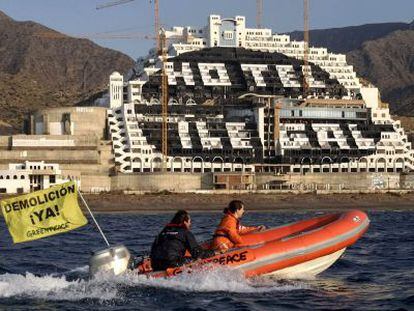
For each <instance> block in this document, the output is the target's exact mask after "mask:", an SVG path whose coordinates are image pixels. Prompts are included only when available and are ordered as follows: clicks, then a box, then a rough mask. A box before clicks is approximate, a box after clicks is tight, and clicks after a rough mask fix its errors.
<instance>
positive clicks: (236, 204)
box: [223, 200, 244, 214]
mask: <svg viewBox="0 0 414 311" xmlns="http://www.w3.org/2000/svg"><path fill="white" fill-rule="evenodd" d="M243 206H244V203H243V202H242V201H240V200H233V201H231V202H230V203H229V205H228V206H227V207H226V208H225V209H224V210H223V213H229V212H230V213H233V214H234V213H235V212H236V211H238V210H239V209H241V208H242V207H243Z"/></svg>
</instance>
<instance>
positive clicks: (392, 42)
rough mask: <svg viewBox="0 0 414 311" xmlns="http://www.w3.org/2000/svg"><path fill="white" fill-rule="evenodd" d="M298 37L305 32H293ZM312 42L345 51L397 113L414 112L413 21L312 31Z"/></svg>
mask: <svg viewBox="0 0 414 311" xmlns="http://www.w3.org/2000/svg"><path fill="white" fill-rule="evenodd" d="M292 36H293V37H294V38H296V39H300V38H303V33H300V32H294V33H292ZM310 38H311V39H310V40H311V45H313V46H324V47H327V48H328V49H329V50H331V51H334V52H338V53H346V54H347V59H348V62H349V63H350V64H352V65H354V66H355V70H356V72H357V74H358V75H359V76H361V77H363V78H365V79H366V80H368V81H370V82H372V83H374V84H375V85H376V86H378V88H379V89H380V91H381V95H382V99H383V100H384V101H386V102H389V103H390V108H391V111H392V112H393V113H395V114H398V115H414V22H413V23H411V24H407V23H384V24H372V25H362V26H355V27H345V28H333V29H325V30H312V31H311V32H310Z"/></svg>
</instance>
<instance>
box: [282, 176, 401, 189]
mask: <svg viewBox="0 0 414 311" xmlns="http://www.w3.org/2000/svg"><path fill="white" fill-rule="evenodd" d="M275 178H277V176H276V177H275ZM286 183H287V184H290V185H292V188H293V189H305V190H306V189H308V190H311V189H312V190H375V189H378V190H379V189H383V190H386V189H398V188H400V174H399V173H339V174H335V173H313V174H306V175H301V174H289V175H287V176H286Z"/></svg>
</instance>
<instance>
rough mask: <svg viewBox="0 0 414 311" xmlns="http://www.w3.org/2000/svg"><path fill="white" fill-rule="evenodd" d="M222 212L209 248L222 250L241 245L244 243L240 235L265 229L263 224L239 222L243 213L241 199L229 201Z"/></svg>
mask: <svg viewBox="0 0 414 311" xmlns="http://www.w3.org/2000/svg"><path fill="white" fill-rule="evenodd" d="M223 213H224V216H223V218H222V219H221V222H220V224H219V225H218V227H217V229H216V231H215V232H214V235H213V242H212V245H211V249H214V250H219V251H221V252H223V251H226V250H227V249H229V248H233V247H241V246H242V245H243V244H244V243H243V237H242V236H241V235H243V234H246V233H249V232H253V231H262V230H264V229H265V226H263V225H261V226H257V227H245V226H242V225H241V224H240V219H241V218H242V216H243V214H244V203H243V202H242V201H239V200H233V201H231V202H230V203H229V205H228V206H227V207H226V208H225V209H224V211H223Z"/></svg>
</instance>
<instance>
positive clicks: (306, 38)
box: [303, 0, 309, 98]
mask: <svg viewBox="0 0 414 311" xmlns="http://www.w3.org/2000/svg"><path fill="white" fill-rule="evenodd" d="M308 66H309V0H303V97H304V98H306V95H307V93H308V91H309V67H308Z"/></svg>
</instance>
